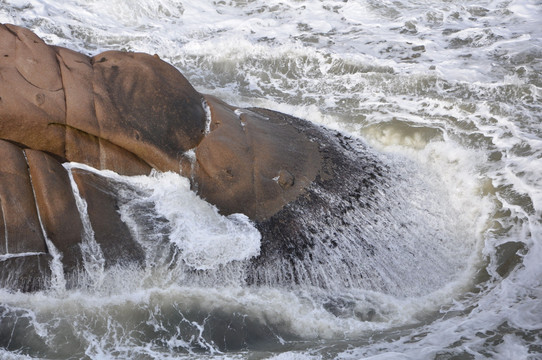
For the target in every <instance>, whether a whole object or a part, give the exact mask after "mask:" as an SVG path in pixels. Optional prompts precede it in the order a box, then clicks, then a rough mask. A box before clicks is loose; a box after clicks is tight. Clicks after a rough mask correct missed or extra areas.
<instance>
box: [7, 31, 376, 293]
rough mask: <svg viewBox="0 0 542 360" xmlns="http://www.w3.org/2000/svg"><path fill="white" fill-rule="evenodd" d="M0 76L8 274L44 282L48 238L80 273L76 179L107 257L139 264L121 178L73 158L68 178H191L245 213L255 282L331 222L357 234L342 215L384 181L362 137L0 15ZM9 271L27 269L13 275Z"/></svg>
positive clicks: (331, 237)
mask: <svg viewBox="0 0 542 360" xmlns="http://www.w3.org/2000/svg"><path fill="white" fill-rule="evenodd" d="M0 78H1V82H0V156H1V157H0V162H1V165H2V166H0V202H1V205H2V206H1V210H2V217H1V218H0V220H1V221H0V222H1V224H0V225H1V227H0V282H1V283H2V284H1V285H2V286H12V287H13V288H15V289H22V290H32V289H38V288H42V287H45V286H46V285H47V281H48V280H47V279H48V277H49V276H50V274H49V272H50V270H49V267H48V265H47V263H48V262H49V261H50V260H51V257H52V255H53V254H54V253H55V251H52V249H50V248H48V246H47V241H50V245H51V246H54V247H55V249H56V251H57V252H59V253H60V255H61V257H62V259H61V261H62V264H63V270H64V273H65V274H73V273H76V272H78V271H82V267H83V262H84V259H83V257H84V254H83V253H82V248H81V244H82V243H83V242H84V241H85V240H84V239H85V236H86V235H85V230H84V226H83V224H82V219H81V214H80V211H79V210H78V208H77V206H76V199H75V195H74V190H77V192H78V193H79V194H80V196H81V197H82V198H83V199H84V200H85V202H86V204H87V210H88V217H89V219H90V223H91V225H92V228H93V231H94V236H95V240H96V243H98V244H99V246H100V247H101V249H102V252H103V255H104V262H105V266H106V267H107V266H113V265H116V264H125V263H133V264H136V265H137V266H142V265H143V264H144V259H145V253H144V251H143V250H142V249H141V247H140V246H139V245H138V243H137V242H136V241H135V240H134V239H133V238H132V234H131V233H130V230H129V229H128V227H127V225H126V224H125V223H124V222H123V221H122V219H121V216H120V214H119V211H118V206H119V200H118V197H117V193H116V190H115V187H116V186H117V184H115V182H114V181H111V180H108V179H105V178H103V177H100V176H99V175H97V174H95V173H91V172H88V171H85V170H82V169H74V170H72V176H73V179H74V183H71V182H70V177H69V173H68V171H67V170H66V168H65V167H63V166H62V163H64V162H80V163H83V164H87V165H89V166H92V167H94V168H97V169H109V170H113V171H115V172H117V173H119V174H122V175H145V174H148V173H149V172H150V171H151V169H156V170H158V171H174V172H180V173H181V174H182V175H185V176H187V177H189V178H190V179H191V185H192V188H193V190H194V191H196V192H197V193H198V195H199V196H201V197H202V198H203V199H205V200H206V201H208V202H209V203H211V204H214V205H216V206H217V208H218V209H219V211H220V212H221V213H222V214H224V215H228V214H232V213H243V214H245V215H247V216H248V217H249V218H250V219H251V220H253V221H254V223H255V225H256V227H257V228H258V230H259V231H260V232H261V234H262V249H261V255H260V256H259V257H258V258H257V259H255V260H254V262H253V266H252V273H251V275H250V279H249V281H251V282H254V283H265V282H266V281H267V280H266V279H265V274H264V273H265V271H264V269H265V267H267V266H270V264H271V263H272V262H274V261H276V260H277V259H281V261H286V263H290V264H293V263H295V262H296V261H298V260H303V259H306V258H307V257H308V258H311V257H312V253H313V250H314V248H315V247H316V246H317V244H320V245H322V244H323V245H322V246H325V247H328V248H329V249H333V248H334V247H336V245H337V243H336V242H337V241H340V240H337V239H340V236H336V235H337V233H344V234H345V235H344V236H358V235H359V233H362V231H361V230H360V229H358V228H357V227H359V225H357V224H356V222H355V221H352V216H349V214H350V213H355V210H354V209H359V208H360V205H359V204H360V203H361V204H362V205H363V206H362V207H366V208H367V209H370V208H371V206H372V204H373V203H374V202H377V201H378V195H377V194H376V193H375V189H374V185H375V184H376V183H379V184H380V185H382V184H383V183H385V181H386V179H385V178H386V176H385V171H386V169H385V166H384V165H382V164H379V162H378V161H377V159H376V157H375V156H374V155H372V153H370V152H368V151H366V149H365V146H364V145H363V144H362V143H361V142H359V141H358V140H353V139H348V138H345V137H344V136H343V135H341V134H339V133H336V132H333V131H330V130H327V129H324V128H321V127H319V126H317V125H314V124H312V123H309V122H307V121H304V120H301V119H297V118H294V117H291V116H288V115H285V114H281V113H278V112H274V111H270V110H265V109H259V108H252V109H241V108H237V107H235V106H231V105H228V104H226V103H224V102H223V101H221V100H220V99H217V98H215V97H213V96H209V95H202V94H200V93H198V92H197V91H196V90H195V89H194V88H193V87H192V86H191V85H190V83H189V82H188V81H187V80H186V79H185V78H184V77H183V76H182V75H181V74H180V73H179V72H178V71H177V70H176V69H175V68H174V67H172V66H171V65H169V64H167V63H165V62H163V61H162V60H160V59H159V58H158V57H157V56H151V55H147V54H139V53H126V52H118V51H108V52H105V53H102V54H98V55H96V56H94V57H88V56H85V55H82V54H79V53H76V52H74V51H71V50H69V49H65V48H60V47H56V46H49V45H47V44H45V43H44V42H43V41H42V40H41V39H39V38H38V37H37V36H36V35H35V34H33V33H32V32H30V31H29V30H27V29H23V28H20V27H17V26H13V25H0ZM74 186H77V189H74V188H73V187H74ZM322 227H324V228H325V229H327V230H326V231H323V232H322V231H321V228H322ZM358 238H359V241H360V242H361V243H363V238H362V237H360V236H358ZM320 245H318V246H320ZM365 248H366V250H367V252H370V251H371V247H370V245H368V244H367V245H366V246H365ZM25 254H26V255H25ZM315 261H316V260H315ZM14 274H24V276H23V277H21V280H20V281H14V280H13V278H14ZM289 276H290V277H291V279H288V280H290V281H298V280H300V279H298V277H299V276H301V275H299V274H297V275H296V272H295V271H294V272H291V275H289Z"/></svg>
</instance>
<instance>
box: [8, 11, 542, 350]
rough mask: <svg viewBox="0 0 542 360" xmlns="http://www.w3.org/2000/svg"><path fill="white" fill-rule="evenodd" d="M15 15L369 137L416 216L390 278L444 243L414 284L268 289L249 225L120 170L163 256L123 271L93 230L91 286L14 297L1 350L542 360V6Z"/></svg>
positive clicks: (82, 46)
mask: <svg viewBox="0 0 542 360" xmlns="http://www.w3.org/2000/svg"><path fill="white" fill-rule="evenodd" d="M0 22H5V23H12V24H16V25H21V26H25V27H28V28H30V29H31V30H33V31H34V32H36V33H37V34H38V35H39V36H40V37H42V38H43V39H44V40H45V41H46V42H47V43H49V44H54V45H59V46H65V47H68V48H70V49H74V50H77V51H80V52H82V53H84V54H87V55H95V54H97V53H99V52H101V51H104V50H110V49H115V50H124V51H141V52H147V53H151V54H158V55H159V56H160V57H161V58H162V59H163V60H165V61H167V62H169V63H171V64H173V65H174V66H176V67H177V68H178V69H179V70H180V71H181V72H182V73H183V74H184V75H185V76H186V77H187V78H188V80H189V81H190V82H191V83H192V84H193V85H194V86H195V87H196V89H197V90H198V91H200V92H203V93H208V94H212V95H215V96H218V97H220V98H222V99H223V100H225V101H227V102H230V103H232V104H235V105H239V106H261V107H266V108H271V109H274V110H278V111H282V112H285V113H289V114H292V115H295V116H298V117H301V118H305V119H307V120H309V121H312V122H314V123H317V124H320V125H322V126H326V127H329V128H332V129H336V130H339V131H341V132H343V133H345V134H349V135H350V136H355V137H358V138H359V139H360V140H361V141H363V142H366V143H367V144H368V145H369V146H371V147H372V148H373V149H374V151H375V152H376V153H377V154H378V156H380V157H381V159H382V161H385V162H388V163H394V164H404V166H405V168H407V169H406V170H405V171H407V172H406V173H407V174H410V175H411V177H410V178H409V179H408V180H407V183H406V184H407V185H410V186H409V194H410V195H409V196H410V197H409V201H410V204H411V205H412V209H414V210H415V213H416V214H417V215H418V216H416V217H412V218H409V230H410V231H409V233H408V234H409V235H408V236H406V235H405V236H404V237H401V238H398V239H396V240H397V241H396V247H395V248H392V249H391V252H392V253H393V254H395V255H394V256H395V257H394V258H390V259H382V262H381V263H378V264H375V265H374V266H375V272H376V271H381V272H383V271H384V269H385V267H384V266H393V264H396V263H398V262H400V261H402V259H403V258H404V256H409V254H408V251H407V250H406V249H407V245H408V242H414V245H415V244H420V247H421V246H422V245H423V248H424V249H425V248H427V247H428V246H430V247H431V249H432V250H434V251H431V254H433V256H434V259H433V260H432V261H431V262H430V261H428V260H427V261H425V260H424V259H420V258H416V262H415V263H414V264H413V263H409V264H408V266H409V267H408V271H405V274H402V276H403V277H402V278H401V282H402V283H405V282H408V284H409V286H408V289H407V288H406V287H404V288H403V290H401V287H398V288H397V289H399V290H395V291H387V290H386V289H385V288H383V287H379V284H373V285H370V286H369V285H367V286H358V287H350V288H346V287H343V288H340V287H339V288H333V289H330V288H322V287H315V286H310V284H299V285H292V284H284V285H281V284H280V283H279V284H271V285H267V286H251V285H247V284H246V283H245V281H244V279H245V275H246V273H245V272H246V270H247V269H246V264H247V262H248V261H250V259H251V258H253V257H254V256H257V255H258V254H259V246H260V235H259V234H258V232H257V231H256V229H255V228H254V227H253V226H252V224H251V223H250V221H249V220H248V219H247V218H246V217H245V216H244V215H242V214H236V215H233V216H230V217H224V216H222V215H220V214H219V213H218V212H217V211H216V209H215V208H214V207H213V206H212V205H210V204H208V203H206V202H205V201H204V200H202V199H200V198H199V197H198V196H197V194H195V193H194V192H192V191H191V190H190V187H189V183H188V180H187V179H186V178H184V177H182V176H179V175H178V174H172V173H165V174H162V173H156V172H155V173H153V174H151V175H150V176H148V177H121V176H119V175H117V174H114V173H111V172H100V174H101V175H102V176H105V177H109V178H110V179H111V180H112V181H115V182H116V183H118V184H119V194H118V196H119V203H120V205H121V206H120V208H119V211H120V212H121V215H122V218H123V220H124V221H125V222H126V223H127V224H128V225H129V227H130V228H131V230H132V233H133V234H135V236H136V239H137V240H138V241H139V242H140V244H142V247H143V248H144V249H145V251H146V254H147V257H146V262H147V266H146V267H145V269H143V270H141V269H134V268H129V267H120V266H119V267H115V268H109V269H104V268H103V266H101V265H100V264H101V263H100V253H99V251H100V249H96V247H95V246H94V245H95V242H93V239H92V236H93V235H92V232H91V229H89V230H87V231H86V235H87V238H86V239H85V244H86V245H85V246H87V250H88V260H85V264H86V265H88V267H85V271H84V272H82V273H81V274H80V279H79V280H80V281H79V284H81V285H80V286H78V287H76V288H74V289H70V290H66V289H65V288H63V287H62V286H61V285H62V284H63V282H62V281H61V280H62V279H61V277H62V274H61V273H60V274H59V273H57V274H56V279H57V280H58V281H57V282H56V284H57V285H58V286H55V287H52V288H51V289H50V290H47V291H42V292H37V293H32V294H22V293H13V292H9V291H7V290H1V289H0V358H2V359H4V358H5V359H19V358H21V359H26V358H45V359H51V358H74V359H76V358H77V359H78V358H88V359H123V358H126V359H128V358H129V359H179V358H221V359H222V358H252V359H263V358H275V359H332V358H338V359H362V358H370V359H482V358H495V359H540V358H542V105H541V99H540V97H541V95H542V93H541V92H542V90H541V88H542V2H540V1H537V0H517V1H514V0H506V1H505V0H483V1H477V2H470V1H459V0H448V1H444V0H441V1H424V0H396V1H386V0H384V1H373V0H359V1H350V0H349V1H346V0H345V1H329V0H319V1H317V0H315V1H300V0H280V1H279V0H272V1H261V0H237V1H235V0H220V1H210V0H198V1H196V0H185V1H173V0H140V1H120V0H85V1H83V0H66V1H53V0H41V1H36V0H32V1H27V0H4V1H0ZM73 167H84V166H82V165H80V164H66V168H67V169H71V168H73ZM88 170H89V171H95V170H92V169H88ZM405 189H406V188H405ZM76 192H77V190H76V189H74V193H76ZM389 205H390V209H391V211H392V213H393V211H395V213H394V214H395V215H394V216H397V217H399V218H400V217H401V216H403V217H404V216H406V215H404V214H406V212H405V211H406V210H405V209H403V208H397V207H393V204H389ZM78 206H79V209H80V214H81V216H82V219H83V220H84V216H85V206H84V203H83V202H81V203H80V204H78ZM409 211H410V210H409ZM401 214H403V215H401ZM409 214H410V212H409ZM424 214H425V215H424ZM360 221H362V219H360ZM83 222H84V221H83ZM435 229H436V230H435ZM379 234H381V232H378V231H375V232H374V236H375V237H377V236H379ZM413 234H419V236H413ZM432 236H433V237H434V241H433V242H432V241H431V239H432V238H433V237H432ZM439 239H440V240H439ZM384 240H385V239H384ZM388 240H389V239H388ZM402 251H403V252H402ZM172 253H173V255H171V254H172ZM403 255H404V256H403ZM364 257H365V254H359V259H360V263H361V262H363V261H364ZM435 259H436V260H437V261H438V263H439V264H440V265H441V266H440V272H435V269H437V268H436V267H435V264H434V260H435ZM1 260H2V259H0V261H1ZM384 260H385V261H384ZM384 262H386V264H384ZM57 272H58V269H57ZM435 274H438V276H435ZM424 279H427V281H425V280H424ZM390 280H393V279H390ZM59 284H60V285H59Z"/></svg>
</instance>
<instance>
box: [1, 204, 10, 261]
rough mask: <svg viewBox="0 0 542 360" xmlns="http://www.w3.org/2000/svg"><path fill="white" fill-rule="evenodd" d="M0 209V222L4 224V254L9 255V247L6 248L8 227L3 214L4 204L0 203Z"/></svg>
mask: <svg viewBox="0 0 542 360" xmlns="http://www.w3.org/2000/svg"><path fill="white" fill-rule="evenodd" d="M0 209H1V210H2V221H3V222H4V236H5V238H6V254H8V253H9V246H8V225H7V224H6V215H5V212H4V203H3V202H2V201H0Z"/></svg>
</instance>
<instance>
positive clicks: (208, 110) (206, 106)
mask: <svg viewBox="0 0 542 360" xmlns="http://www.w3.org/2000/svg"><path fill="white" fill-rule="evenodd" d="M201 106H203V110H204V111H205V118H206V120H205V135H207V134H208V133H210V132H211V120H212V117H211V108H210V107H209V104H207V101H205V98H204V99H203V100H202V101H201Z"/></svg>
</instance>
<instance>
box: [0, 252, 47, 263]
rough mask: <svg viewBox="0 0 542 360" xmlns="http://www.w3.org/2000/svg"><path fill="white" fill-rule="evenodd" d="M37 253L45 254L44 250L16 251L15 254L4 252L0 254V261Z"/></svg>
mask: <svg viewBox="0 0 542 360" xmlns="http://www.w3.org/2000/svg"><path fill="white" fill-rule="evenodd" d="M38 255H45V253H44V252H41V251H40V252H24V253H17V254H10V253H8V254H4V255H0V261H6V260H8V259H14V258H20V257H25V256H38Z"/></svg>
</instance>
